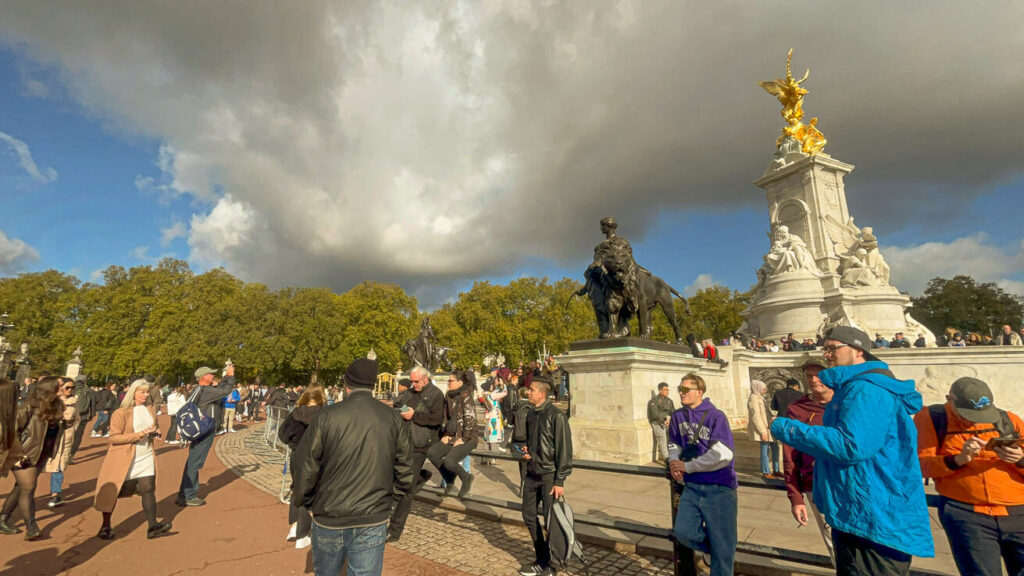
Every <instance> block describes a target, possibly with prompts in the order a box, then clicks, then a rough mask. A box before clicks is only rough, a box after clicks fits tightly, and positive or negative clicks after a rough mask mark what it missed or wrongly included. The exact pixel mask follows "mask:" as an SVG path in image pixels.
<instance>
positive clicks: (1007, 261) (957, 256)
mask: <svg viewBox="0 0 1024 576" xmlns="http://www.w3.org/2000/svg"><path fill="white" fill-rule="evenodd" d="M881 251H882V255H883V256H884V257H885V259H886V261H887V262H888V263H889V266H890V268H892V278H891V281H892V284H893V285H894V286H896V287H898V288H900V289H901V290H904V291H907V292H909V293H910V294H914V295H917V294H921V293H922V292H923V291H924V288H925V286H926V285H927V284H928V281H929V280H931V279H932V278H935V277H941V278H952V277H953V276H956V275H958V274H963V275H967V276H971V277H972V278H974V279H975V280H976V281H978V282H996V283H998V284H999V285H1000V286H1001V287H1003V289H1004V290H1007V291H1013V292H1016V293H1017V294H1024V290H1021V288H1022V287H1024V282H1020V281H1018V280H1013V277H1015V276H1017V277H1019V276H1022V275H1024V240H1021V241H1019V242H1018V243H1016V244H1011V245H1008V246H999V245H996V244H993V243H992V242H991V239H990V238H989V236H988V234H986V233H984V232H979V233H977V234H973V235H971V236H965V237H963V238H957V239H956V240H953V241H952V242H925V243H923V244H918V245H914V246H906V247H899V246H882V247H881Z"/></svg>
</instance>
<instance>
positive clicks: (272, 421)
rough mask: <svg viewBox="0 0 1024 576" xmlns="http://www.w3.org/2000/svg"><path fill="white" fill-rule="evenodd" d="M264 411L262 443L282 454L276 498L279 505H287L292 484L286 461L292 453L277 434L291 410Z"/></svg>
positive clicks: (290, 495) (274, 407)
mask: <svg viewBox="0 0 1024 576" xmlns="http://www.w3.org/2000/svg"><path fill="white" fill-rule="evenodd" d="M264 410H265V411H266V413H267V425H266V427H265V428H264V429H263V441H264V442H266V444H267V446H269V447H270V448H273V449H274V450H279V451H282V452H284V466H282V469H281V490H280V491H279V492H278V498H279V499H280V500H281V503H283V504H289V503H291V500H292V491H291V485H292V482H291V477H290V474H288V461H289V460H290V459H291V452H292V451H291V448H289V447H288V445H287V444H285V443H283V442H281V440H279V439H278V437H277V433H278V431H279V430H280V429H281V425H282V424H284V421H285V419H286V418H288V414H290V413H291V411H292V409H291V407H288V408H280V407H278V406H265V407H264Z"/></svg>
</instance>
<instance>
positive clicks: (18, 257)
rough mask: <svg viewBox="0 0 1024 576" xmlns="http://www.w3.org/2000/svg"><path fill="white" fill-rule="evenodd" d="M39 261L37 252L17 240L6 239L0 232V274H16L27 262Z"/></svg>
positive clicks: (0, 231)
mask: <svg viewBox="0 0 1024 576" xmlns="http://www.w3.org/2000/svg"><path fill="white" fill-rule="evenodd" d="M38 260H39V252H37V251H36V249H35V248H33V247H31V246H29V245H28V244H26V243H25V242H24V241H23V240H20V239H18V238H8V237H7V235H6V234H4V232H3V230H0V274H16V273H18V272H21V271H22V270H24V269H25V266H26V265H27V264H28V263H29V262H36V261H38Z"/></svg>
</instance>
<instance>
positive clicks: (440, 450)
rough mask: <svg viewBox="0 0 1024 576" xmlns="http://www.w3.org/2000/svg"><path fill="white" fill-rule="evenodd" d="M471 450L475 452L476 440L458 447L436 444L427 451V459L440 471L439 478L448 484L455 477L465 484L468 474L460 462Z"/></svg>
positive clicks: (441, 443) (442, 443)
mask: <svg viewBox="0 0 1024 576" xmlns="http://www.w3.org/2000/svg"><path fill="white" fill-rule="evenodd" d="M473 450H476V440H473V441H472V442H469V443H467V444H459V445H458V446H453V445H451V444H445V443H444V442H437V443H436V444H434V445H433V446H431V447H430V450H427V458H429V459H430V463H431V464H433V465H434V468H437V469H438V470H440V471H441V477H442V478H444V481H445V482H447V483H448V484H451V483H452V482H454V481H455V477H456V476H458V477H459V480H461V481H463V482H465V481H466V480H467V479H468V478H469V472H466V469H465V468H463V467H462V460H463V459H464V458H465V457H466V456H468V455H469V453H470V452H472V451H473Z"/></svg>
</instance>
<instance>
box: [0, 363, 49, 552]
mask: <svg viewBox="0 0 1024 576" xmlns="http://www.w3.org/2000/svg"><path fill="white" fill-rule="evenodd" d="M59 386H60V378H57V377H53V376H49V377H46V378H43V379H42V380H40V381H39V382H36V385H35V387H34V388H33V389H32V392H30V393H29V395H28V397H27V398H26V399H25V402H24V403H23V404H22V405H21V406H20V407H19V408H18V411H17V416H16V424H15V426H16V428H17V433H18V438H19V440H20V441H21V451H22V455H21V458H20V459H19V460H18V462H16V463H15V464H14V465H13V466H12V468H11V471H12V472H13V473H14V481H15V484H14V488H13V489H11V493H10V494H8V495H7V500H5V501H4V505H3V509H2V510H0V534H18V533H19V532H21V530H18V529H17V528H13V527H11V526H10V524H9V523H8V519H9V518H10V517H11V514H12V513H13V512H14V509H15V508H18V509H19V510H20V511H21V516H22V519H23V520H24V521H25V540H35V539H36V538H38V537H39V536H40V535H41V534H42V531H41V530H40V529H39V525H38V524H36V501H35V493H36V482H37V481H38V479H39V473H40V472H41V471H42V469H43V467H44V466H45V465H46V462H47V461H48V460H49V459H50V458H51V457H52V456H53V453H54V449H55V448H56V446H57V442H58V439H59V438H60V437H61V436H63V433H64V403H63V402H61V400H60V398H58V397H57V388H58V387H59Z"/></svg>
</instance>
